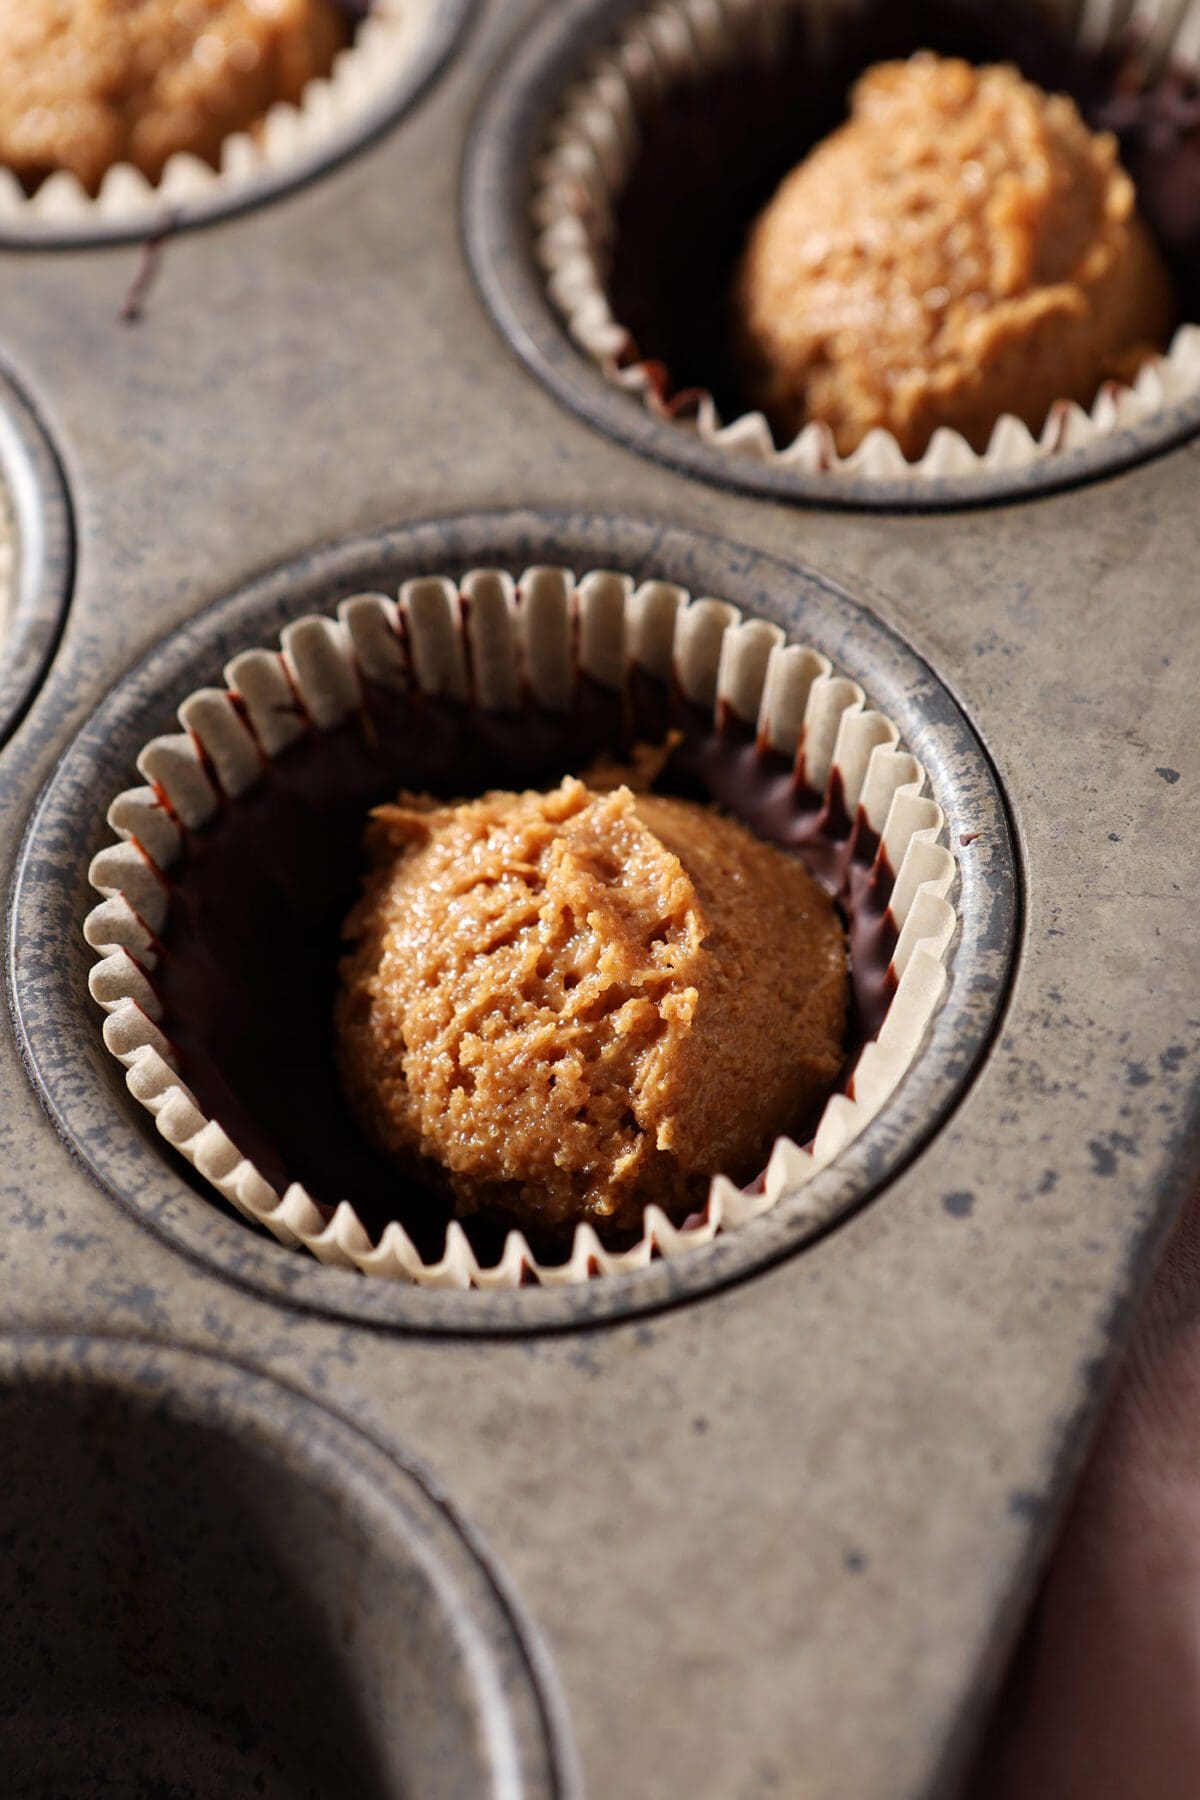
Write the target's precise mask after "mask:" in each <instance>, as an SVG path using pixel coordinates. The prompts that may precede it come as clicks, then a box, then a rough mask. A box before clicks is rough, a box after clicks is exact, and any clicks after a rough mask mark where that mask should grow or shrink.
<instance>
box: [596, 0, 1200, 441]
mask: <svg viewBox="0 0 1200 1800" xmlns="http://www.w3.org/2000/svg"><path fill="white" fill-rule="evenodd" d="M920 49H926V50H936V51H939V52H941V53H942V54H944V55H957V56H963V57H966V58H967V59H968V60H969V61H972V62H976V63H992V62H1011V63H1015V64H1016V65H1017V67H1018V68H1020V69H1021V70H1022V72H1023V73H1024V74H1025V75H1027V76H1028V77H1029V78H1030V79H1031V80H1033V81H1035V82H1037V83H1038V84H1039V86H1041V87H1044V88H1046V89H1048V90H1051V91H1055V92H1065V93H1069V94H1070V95H1071V96H1072V98H1073V99H1074V100H1075V101H1076V103H1077V104H1078V105H1079V107H1080V110H1081V111H1082V113H1083V115H1084V117H1085V118H1086V119H1087V121H1088V122H1089V124H1091V125H1092V126H1093V127H1094V128H1095V129H1097V130H1111V131H1113V132H1115V133H1116V135H1117V137H1118V138H1119V140H1120V145H1121V156H1122V160H1123V162H1124V164H1125V167H1126V169H1127V170H1128V171H1129V173H1130V174H1131V175H1132V177H1133V179H1134V182H1135V183H1136V185H1137V189H1138V200H1139V204H1140V206H1141V209H1142V212H1143V214H1144V215H1145V217H1146V218H1147V220H1148V221H1149V223H1150V225H1151V227H1152V228H1153V230H1154V232H1155V234H1156V236H1157V238H1158V240H1159V243H1160V245H1161V246H1162V248H1163V251H1164V253H1165V255H1166V258H1167V261H1168V263H1169V264H1170V266H1171V270H1172V273H1173V275H1174V278H1175V281H1176V284H1177V291H1178V295H1179V301H1180V312H1181V316H1182V317H1184V318H1187V319H1195V318H1200V84H1198V83H1197V82H1196V81H1195V80H1194V79H1192V78H1190V77H1187V76H1185V75H1184V74H1182V73H1181V72H1179V71H1177V70H1175V71H1171V70H1168V71H1167V72H1166V73H1165V74H1162V75H1159V76H1158V77H1155V78H1151V77H1150V76H1149V74H1148V73H1147V70H1146V68H1145V66H1144V64H1143V63H1142V61H1141V59H1140V58H1139V55H1138V52H1137V47H1136V44H1135V43H1134V42H1133V41H1132V40H1130V39H1128V38H1126V39H1125V40H1124V41H1123V42H1122V43H1120V44H1119V45H1117V46H1116V47H1115V48H1114V49H1112V50H1111V51H1109V52H1106V53H1105V54H1104V55H1095V56H1084V55H1082V54H1080V53H1079V52H1078V51H1077V50H1076V49H1075V48H1074V47H1073V46H1072V45H1071V44H1069V43H1068V42H1067V40H1066V39H1065V38H1064V37H1063V36H1062V34H1061V32H1060V31H1059V30H1058V29H1057V28H1056V27H1055V26H1054V25H1053V24H1052V23H1051V22H1050V21H1048V20H1047V18H1046V16H1045V14H1044V13H1042V12H1040V11H1039V10H1037V9H1036V8H1035V7H1034V6H1032V5H1025V6H1022V5H1020V4H1016V3H1014V4H1009V5H1004V6H998V5H984V4H982V3H979V4H970V3H969V0H929V3H928V4H924V3H917V0H868V3H867V4H866V5H864V6H861V7H859V8H856V9H855V10H854V12H853V14H852V15H851V16H848V17H843V18H842V20H841V22H840V25H838V26H837V27H836V28H835V29H834V30H833V32H832V33H831V36H830V38H829V40H828V41H826V42H824V43H823V44H822V45H821V46H820V48H818V46H817V45H816V44H815V43H814V41H813V39H812V36H811V31H810V28H809V26H808V24H807V21H806V16H805V12H804V9H803V8H801V7H798V8H796V9H795V10H794V11H789V13H788V14H787V25H786V35H785V42H784V44H783V47H782V49H781V51H780V54H779V55H778V57H777V59H776V60H775V61H774V63H773V65H772V66H771V67H770V68H769V69H768V68H766V67H765V66H764V65H763V63H762V62H761V61H758V62H755V61H753V60H751V59H749V58H747V59H746V60H744V61H741V62H738V63H734V64H731V65H730V66H729V67H728V68H726V69H725V70H723V71H721V72H719V73H713V74H710V75H707V76H705V77H703V78H702V79H698V80H697V81H696V82H694V83H693V84H690V85H685V86H683V87H681V88H680V89H679V90H678V91H675V92H672V93H671V94H670V95H669V96H668V97H667V98H666V99H664V100H663V101H661V102H659V103H658V104H657V105H656V106H655V107H654V108H653V110H651V111H648V112H647V113H646V114H645V115H644V120H643V134H642V148H641V151H640V154H639V157H638V161H637V164H636V167H635V168H634V171H633V173H632V175H631V178H630V181H629V184H628V187H627V189H626V191H625V193H624V195H623V196H622V197H621V199H620V202H619V205H618V210H617V230H616V236H615V244H614V251H613V265H612V271H611V275H610V279H609V297H610V301H611V304H612V308H613V313H614V316H615V317H616V318H617V319H618V320H619V321H620V322H621V324H622V325H625V326H627V327H628V330H629V332H630V335H631V338H632V340H633V346H634V347H633V348H631V350H630V351H629V352H628V356H627V359H626V360H629V361H635V360H648V361H649V362H651V363H652V364H658V365H660V366H659V368H658V370H657V374H658V377H659V383H660V389H661V394H662V397H663V398H664V399H669V400H670V401H671V402H672V405H673V407H674V408H675V410H678V411H684V410H686V409H687V408H688V407H689V405H690V404H692V403H694V400H695V397H696V395H697V393H698V392H701V391H706V392H708V393H711V394H712V396H713V398H714V400H715V401H716V404H717V408H718V410H719V412H720V413H721V416H722V417H723V418H725V419H732V418H735V417H737V416H738V415H739V414H741V413H744V412H745V411H746V410H747V406H748V402H747V400H746V398H745V396H744V394H743V393H742V392H741V390H740V388H739V384H738V373H737V369H736V367H735V366H734V362H733V358H732V357H731V354H730V337H731V333H730V329H729V294H730V287H731V284H732V280H733V276H734V271H735V269H736V267H737V263H738V259H739V257H740V255H741V252H742V248H743V246H744V244H745V241H746V236H747V233H748V231H749V229H750V226H751V224H752V223H753V221H754V219H755V218H756V217H757V215H758V213H759V212H760V211H761V210H762V208H763V207H764V206H765V205H766V203H767V201H768V200H769V199H770V198H771V196H772V194H773V193H774V191H775V189H776V187H777V186H778V185H779V183H780V181H781V180H782V179H783V177H784V176H785V175H786V174H787V173H788V172H789V170H791V169H792V168H794V167H795V165H796V164H797V163H798V162H800V161H801V159H802V158H803V157H804V156H805V155H806V154H807V152H808V151H809V150H811V149H812V147H813V145H814V144H816V143H818V142H819V141H820V140H821V139H822V138H823V137H826V136H827V135H828V134H829V132H830V131H832V130H833V129H834V128H835V127H836V126H837V125H839V124H840V123H841V122H842V120H843V119H844V118H845V116H846V112H847V101H848V96H849V92H850V89H851V87H852V86H853V83H854V81H855V79H856V77H857V76H858V75H859V74H861V73H862V71H863V70H864V69H866V68H868V67H870V66H871V64H873V63H877V62H884V61H887V60H889V59H891V58H896V57H905V56H909V55H911V54H912V53H913V52H914V51H916V50H920Z"/></svg>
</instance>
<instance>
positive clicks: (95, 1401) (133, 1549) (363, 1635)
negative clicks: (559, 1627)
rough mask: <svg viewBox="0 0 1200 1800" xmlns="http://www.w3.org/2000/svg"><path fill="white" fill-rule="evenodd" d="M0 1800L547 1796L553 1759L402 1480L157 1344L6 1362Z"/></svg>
mask: <svg viewBox="0 0 1200 1800" xmlns="http://www.w3.org/2000/svg"><path fill="white" fill-rule="evenodd" d="M0 1445H2V1446H3V1448H2V1449H0V1535H2V1537H3V1541H4V1543H5V1545H6V1553H5V1556H4V1558H3V1562H2V1566H0V1645H2V1647H3V1653H4V1666H5V1669H6V1672H7V1676H6V1681H5V1686H4V1694H3V1697H2V1698H0V1766H2V1767H3V1769H4V1791H5V1793H6V1795H10V1796H11V1797H12V1800H35V1797H36V1800H43V1797H45V1800H48V1797H49V1796H52V1795H53V1796H57V1795H63V1794H70V1795H72V1796H73V1797H75V1800H89V1797H90V1796H92V1795H97V1796H99V1795H101V1794H110V1793H121V1794H134V1793H138V1794H150V1793H155V1794H158V1793H162V1794H166V1793H168V1792H169V1793H172V1794H175V1793H180V1794H182V1793H184V1792H186V1793H187V1794H189V1795H193V1796H195V1800H208V1797H209V1796H213V1797H214V1800H215V1796H218V1795H221V1796H225V1795H231V1794H260V1795H263V1796H264V1797H267V1800H299V1797H300V1796H302V1795H311V1794H343V1793H353V1794H356V1795H361V1796H362V1797H363V1800H385V1796H392V1795H397V1794H421V1795H428V1796H430V1800H434V1797H435V1796H439V1795H441V1796H446V1797H447V1800H449V1796H451V1795H462V1794H471V1795H479V1796H481V1797H482V1796H496V1797H497V1800H498V1797H499V1796H504V1797H505V1800H535V1797H537V1800H542V1797H546V1796H549V1795H551V1794H557V1793H560V1792H562V1785H561V1780H560V1772H561V1771H560V1759H559V1758H558V1756H557V1755H556V1753H555V1751H554V1750H553V1749H552V1747H551V1744H550V1741H549V1735H548V1728H547V1724H546V1713H545V1709H544V1707H543V1703H542V1697H541V1695H540V1693H539V1690H538V1687H537V1684H536V1682H535V1678H534V1675H533V1672H532V1669H531V1666H530V1662H529V1659H528V1656H527V1653H526V1647H525V1645H524V1643H523V1642H522V1639H521V1637H520V1635H519V1633H518V1630H517V1628H516V1626H515V1624H514V1621H513V1619H512V1617H511V1615H510V1614H509V1612H508V1610H507V1608H506V1607H505V1605H504V1603H503V1602H502V1600H501V1598H500V1594H499V1590H498V1587H497V1585H496V1582H495V1578H494V1577H493V1575H492V1574H491V1573H490V1572H489V1570H488V1569H487V1568H485V1567H484V1566H483V1564H482V1563H481V1562H480V1561H479V1559H478V1558H477V1556H476V1555H475V1554H474V1552H473V1550H472V1549H471V1547H470V1546H469V1544H468V1542H467V1541H466V1539H465V1537H464V1534H463V1532H462V1530H461V1529H460V1528H459V1527H458V1526H457V1525H456V1524H455V1523H454V1522H452V1520H451V1519H450V1517H449V1515H448V1514H447V1513H446V1512H445V1510H444V1509H443V1508H442V1507H441V1506H440V1504H439V1503H438V1502H437V1501H436V1500H434V1499H433V1498H432V1497H431V1495H430V1493H429V1492H428V1491H427V1489H426V1488H425V1486H424V1485H423V1483H422V1482H421V1480H420V1479H418V1478H417V1477H416V1476H415V1475H413V1474H410V1473H408V1472H407V1471H405V1470H404V1469H402V1468H401V1467H400V1466H398V1464H397V1463H396V1462H394V1461H392V1460H391V1458H389V1457H388V1456H386V1455H385V1454H384V1453H383V1451H382V1450H380V1449H379V1448H378V1447H377V1446H376V1445H375V1444H374V1443H372V1442H371V1441H370V1440H368V1439H367V1438H365V1437H363V1436H362V1435H361V1434H360V1433H359V1432H358V1431H356V1430H354V1429H352V1428H351V1427H350V1426H348V1425H346V1424H345V1423H343V1422H342V1421H341V1420H340V1419H338V1418H336V1417H335V1416H333V1415H332V1414H329V1413H327V1412H325V1411H323V1410H322V1409H321V1408H320V1407H317V1406H315V1405H313V1404H311V1403H309V1402H306V1401H303V1400H301V1399H300V1398H299V1397H298V1396H296V1395H294V1394H292V1393H291V1392H289V1391H288V1390H286V1389H283V1388H280V1387H277V1386H276V1385H275V1384H274V1383H273V1382H270V1381H268V1380H265V1379H263V1378H261V1377H258V1376H255V1375H251V1374H248V1373H247V1372H246V1371H244V1370H241V1369H236V1368H234V1367H232V1366H231V1365H227V1364H224V1363H219V1362H216V1361H214V1360H211V1359H209V1358H205V1357H200V1356H195V1355H191V1354H187V1353H183V1352H180V1351H175V1350H154V1349H151V1348H149V1347H147V1346H145V1345H138V1344H135V1343H126V1344H117V1343H115V1342H106V1341H102V1340H90V1341H89V1340H87V1339H82V1338H78V1337H73V1338H71V1339H69V1340H68V1339H25V1340H21V1341H20V1342H17V1341H15V1340H14V1341H12V1342H10V1343H3V1342H0Z"/></svg>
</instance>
